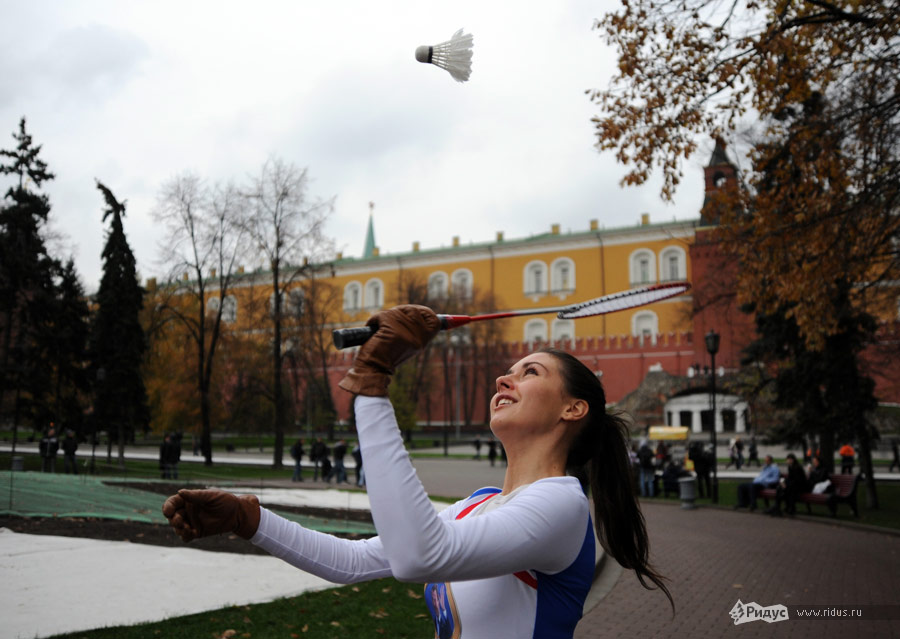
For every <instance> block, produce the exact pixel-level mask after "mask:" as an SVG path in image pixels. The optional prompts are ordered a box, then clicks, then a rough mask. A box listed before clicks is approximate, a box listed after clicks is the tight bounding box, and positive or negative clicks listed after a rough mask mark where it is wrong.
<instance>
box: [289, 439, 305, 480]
mask: <svg viewBox="0 0 900 639" xmlns="http://www.w3.org/2000/svg"><path fill="white" fill-rule="evenodd" d="M291 457H292V458H293V459H294V474H293V476H292V477H291V481H303V440H302V439H300V438H299V437H298V438H297V441H295V442H294V445H293V446H291Z"/></svg>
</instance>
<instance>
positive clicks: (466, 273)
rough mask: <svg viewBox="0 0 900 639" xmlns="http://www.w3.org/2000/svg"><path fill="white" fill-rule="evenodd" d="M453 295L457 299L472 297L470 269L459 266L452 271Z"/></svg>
mask: <svg viewBox="0 0 900 639" xmlns="http://www.w3.org/2000/svg"><path fill="white" fill-rule="evenodd" d="M451 281H452V282H453V297H455V298H456V299H458V300H469V299H472V271H470V270H469V269H467V268H461V269H458V270H456V271H453V276H452V277H451Z"/></svg>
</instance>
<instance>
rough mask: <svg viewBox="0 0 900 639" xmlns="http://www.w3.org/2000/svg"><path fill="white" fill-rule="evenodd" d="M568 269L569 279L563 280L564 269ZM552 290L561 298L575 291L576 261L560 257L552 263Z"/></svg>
mask: <svg viewBox="0 0 900 639" xmlns="http://www.w3.org/2000/svg"><path fill="white" fill-rule="evenodd" d="M564 268H566V269H568V271H569V273H568V281H563V269H564ZM550 292H551V293H553V294H555V295H559V297H560V299H562V298H564V297H566V296H567V295H568V294H569V293H574V292H575V262H574V261H572V260H571V259H570V258H568V257H558V258H556V259H555V260H553V263H552V264H550Z"/></svg>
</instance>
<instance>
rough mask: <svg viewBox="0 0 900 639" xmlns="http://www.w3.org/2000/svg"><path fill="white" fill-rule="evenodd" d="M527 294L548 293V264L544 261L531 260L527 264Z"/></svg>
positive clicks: (525, 289) (525, 288)
mask: <svg viewBox="0 0 900 639" xmlns="http://www.w3.org/2000/svg"><path fill="white" fill-rule="evenodd" d="M524 291H525V295H532V296H538V295H544V294H546V293H547V265H546V264H544V263H543V262H529V263H528V264H527V265H526V266H525V286H524Z"/></svg>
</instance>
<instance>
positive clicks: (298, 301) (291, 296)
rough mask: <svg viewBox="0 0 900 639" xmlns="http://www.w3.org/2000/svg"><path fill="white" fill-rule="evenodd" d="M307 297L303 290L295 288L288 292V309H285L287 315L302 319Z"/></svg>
mask: <svg viewBox="0 0 900 639" xmlns="http://www.w3.org/2000/svg"><path fill="white" fill-rule="evenodd" d="M305 297H306V296H305V294H304V293H303V289H302V288H295V289H291V290H290V291H288V294H287V308H286V309H284V310H285V314H289V315H290V316H291V317H300V316H301V315H303V302H304V300H305Z"/></svg>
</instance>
